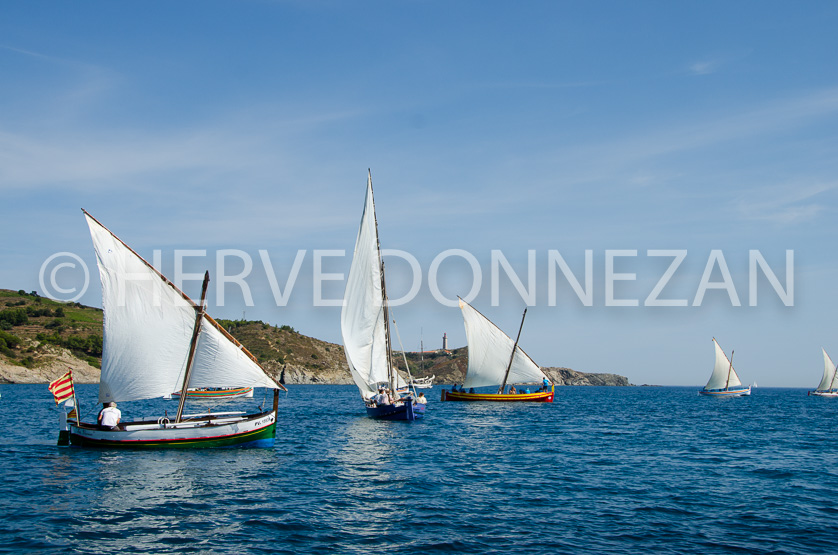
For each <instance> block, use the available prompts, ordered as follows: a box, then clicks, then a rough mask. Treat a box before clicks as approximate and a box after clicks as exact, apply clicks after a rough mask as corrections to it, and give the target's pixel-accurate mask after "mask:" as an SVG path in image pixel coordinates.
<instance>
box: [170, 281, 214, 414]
mask: <svg viewBox="0 0 838 555" xmlns="http://www.w3.org/2000/svg"><path fill="white" fill-rule="evenodd" d="M207 285H209V272H206V273H205V274H204V284H203V285H202V286H201V303H200V304H199V305H198V306H196V307H195V327H194V328H193V330H192V341H191V342H190V343H189V358H187V359H186V372H185V373H184V376H183V385H182V386H181V388H180V401H179V402H178V406H177V416H176V417H175V423H176V424H177V423H178V422H180V420H181V417H182V416H183V405H184V404H186V388H187V386H188V385H189V377H190V376H191V375H192V363H193V362H195V347H197V346H198V334H199V333H200V332H201V322H202V321H203V320H204V312H205V309H204V301H205V300H206V298H207Z"/></svg>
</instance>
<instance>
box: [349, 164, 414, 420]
mask: <svg viewBox="0 0 838 555" xmlns="http://www.w3.org/2000/svg"><path fill="white" fill-rule="evenodd" d="M340 328H341V335H342V337H343V350H344V353H345V354H346V361H347V362H348V363H349V370H350V372H351V373H352V379H353V380H354V381H355V385H357V386H358V391H359V392H360V394H361V398H362V399H363V401H364V406H365V407H366V411H367V415H368V416H369V417H371V418H378V419H384V420H416V419H417V418H422V416H423V415H424V411H425V405H422V404H416V405H414V404H413V397H412V396H411V395H407V396H406V397H402V398H398V393H399V392H400V390H401V391H407V389H406V388H407V387H408V383H407V381H405V380H404V379H403V378H402V377H401V376H400V375H399V373H398V372H397V371H396V369H395V368H394V367H393V363H392V348H391V340H390V313H389V306H388V301H387V289H386V286H385V280H384V264H383V262H382V261H381V249H380V246H379V242H378V222H377V220H376V217H375V202H374V200H373V194H372V174H371V173H368V177H367V196H366V200H365V204H364V213H363V215H362V216H361V226H360V228H359V230H358V238H357V239H356V241H355V252H354V254H353V257H352V266H351V267H350V268H349V275H348V277H347V279H346V292H345V293H344V302H343V309H342V310H341V316H340ZM380 388H386V389H387V390H389V392H390V393H389V394H390V398H389V399H387V400H389V401H390V402H383V401H385V399H384V397H385V396H377V395H376V394H377V393H378V392H379V389H380ZM376 397H378V399H379V402H376Z"/></svg>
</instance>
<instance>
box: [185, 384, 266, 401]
mask: <svg viewBox="0 0 838 555" xmlns="http://www.w3.org/2000/svg"><path fill="white" fill-rule="evenodd" d="M172 397H180V391H175V392H174V393H172ZM186 397H187V398H188V399H213V400H221V399H234V398H236V397H246V398H252V397H253V388H252V387H202V388H198V389H187V390H186Z"/></svg>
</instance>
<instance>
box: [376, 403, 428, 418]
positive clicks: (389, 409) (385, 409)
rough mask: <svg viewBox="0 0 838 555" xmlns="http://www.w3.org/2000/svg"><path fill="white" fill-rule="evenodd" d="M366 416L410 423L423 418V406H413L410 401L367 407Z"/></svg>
mask: <svg viewBox="0 0 838 555" xmlns="http://www.w3.org/2000/svg"><path fill="white" fill-rule="evenodd" d="M367 416H369V417H370V418H376V419H378V420H405V421H408V422H411V421H413V420H418V419H420V418H422V417H423V416H425V405H414V404H413V402H412V400H407V402H405V403H401V404H398V405H381V406H377V407H370V406H368V407H367Z"/></svg>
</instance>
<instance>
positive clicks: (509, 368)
mask: <svg viewBox="0 0 838 555" xmlns="http://www.w3.org/2000/svg"><path fill="white" fill-rule="evenodd" d="M526 317H527V309H526V308H524V315H523V316H521V326H520V327H519V328H518V337H516V338H515V344H514V345H513V346H512V355H511V356H510V357H509V364H507V365H506V374H504V376H503V383H502V384H500V388H498V393H503V390H504V388H505V387H506V380H508V379H509V371H510V370H511V369H512V361H513V360H514V359H515V350H516V349H517V348H518V340H519V339H521V330H522V329H524V318H526Z"/></svg>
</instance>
